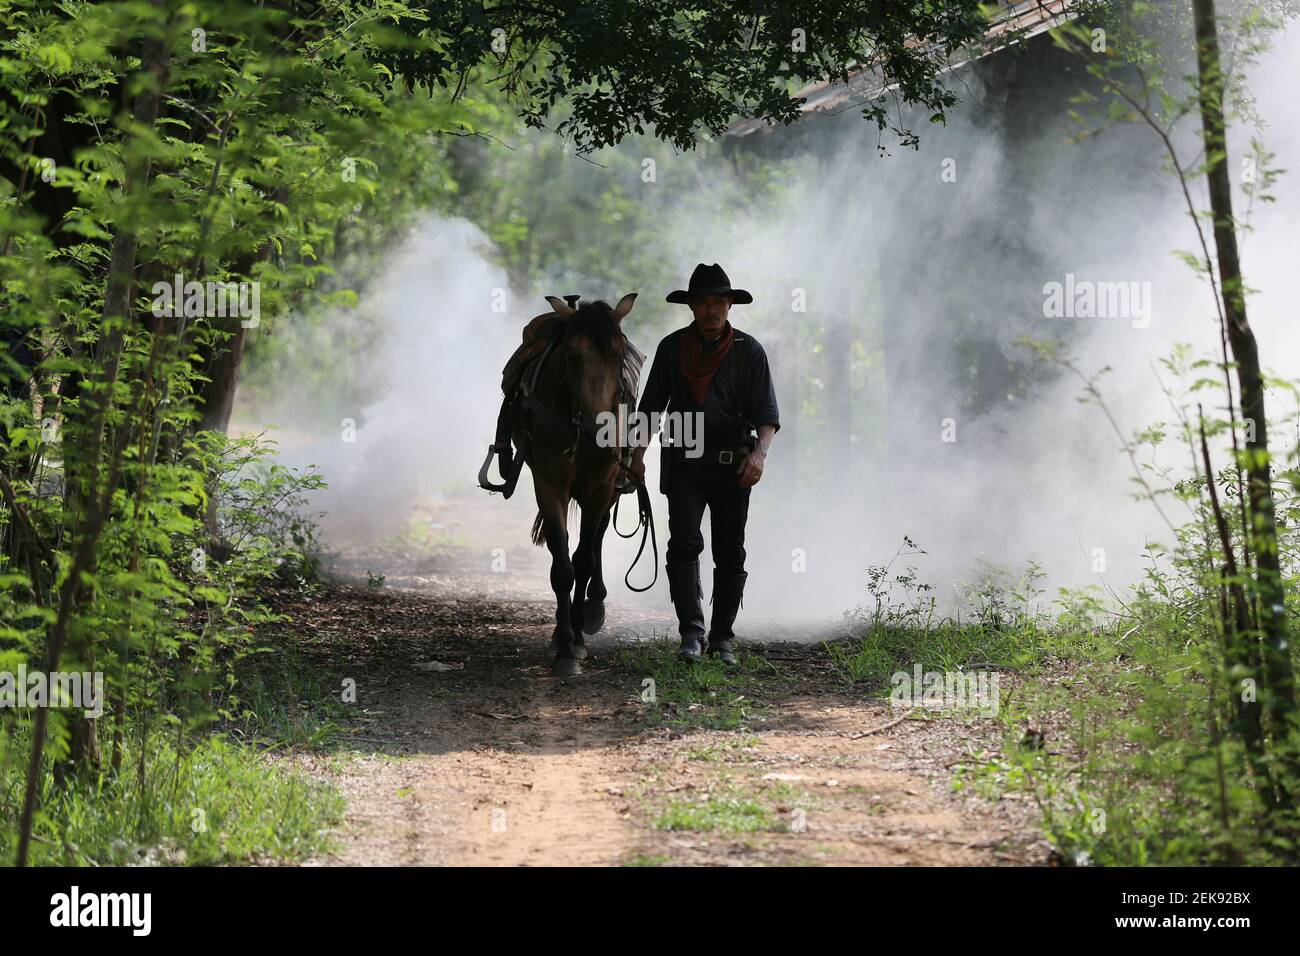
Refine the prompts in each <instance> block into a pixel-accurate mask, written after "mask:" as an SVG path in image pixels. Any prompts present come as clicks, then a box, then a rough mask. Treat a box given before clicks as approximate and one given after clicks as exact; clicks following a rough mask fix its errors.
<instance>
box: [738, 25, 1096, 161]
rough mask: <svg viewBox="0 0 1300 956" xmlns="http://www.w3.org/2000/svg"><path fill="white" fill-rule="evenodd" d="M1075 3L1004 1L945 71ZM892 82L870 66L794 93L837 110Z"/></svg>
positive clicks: (1020, 36)
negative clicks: (978, 37)
mask: <svg viewBox="0 0 1300 956" xmlns="http://www.w3.org/2000/svg"><path fill="white" fill-rule="evenodd" d="M1075 5H1076V0H1026V2H1023V3H1008V4H1006V7H1005V9H1004V10H1002V11H1001V12H1000V13H999V14H998V15H997V16H996V17H995V18H994V19H993V21H992V22H991V23H990V24H989V28H988V30H987V31H986V32H985V34H984V39H983V40H982V41H981V42H980V43H979V44H978V45H976V46H973V47H969V48H967V49H965V50H963V51H961V52H960V53H959V54H956V55H955V56H954V57H953V58H952V59H951V60H950V61H949V63H948V66H947V67H946V68H945V69H944V72H950V71H952V70H955V69H957V68H959V67H962V66H965V65H966V64H967V63H971V62H973V61H975V60H978V59H979V58H980V57H983V56H987V55H988V54H989V53H993V52H996V51H997V50H999V49H1001V48H1002V47H1003V46H1006V45H1009V44H1011V43H1017V42H1019V41H1021V40H1026V39H1028V38H1030V37H1032V36H1036V35H1038V34H1039V33H1042V32H1043V31H1044V30H1050V29H1051V28H1052V27H1054V26H1058V25H1059V24H1061V23H1064V22H1066V21H1067V20H1070V19H1072V18H1073V17H1074V15H1075V14H1074V13H1073V12H1071V10H1070V8H1071V7H1073V6H1075ZM893 85H894V84H892V83H887V82H885V80H884V78H883V77H882V76H881V74H880V70H879V69H878V68H877V67H874V66H873V67H865V68H863V69H861V70H858V71H856V72H854V73H851V74H850V75H849V80H848V82H847V83H843V82H840V81H835V82H831V81H829V80H821V81H819V82H817V83H810V84H809V85H808V86H805V87H804V88H803V89H801V90H800V91H799V92H798V93H796V94H795V96H796V97H797V98H802V99H804V100H805V102H804V103H803V105H802V106H800V107H799V111H800V112H801V113H821V112H830V113H836V112H840V111H841V110H846V109H852V108H853V107H854V106H858V105H862V104H864V103H867V102H869V101H870V100H873V99H875V98H876V97H878V96H879V95H880V94H882V93H884V92H887V91H888V90H889V89H890V88H891V87H892V86H893ZM772 125H773V124H771V123H768V122H767V121H766V120H762V119H746V120H741V121H739V122H737V123H733V124H732V125H731V126H729V127H727V131H726V135H728V136H748V135H749V134H750V133H753V132H755V131H757V130H761V129H770V128H771V127H772Z"/></svg>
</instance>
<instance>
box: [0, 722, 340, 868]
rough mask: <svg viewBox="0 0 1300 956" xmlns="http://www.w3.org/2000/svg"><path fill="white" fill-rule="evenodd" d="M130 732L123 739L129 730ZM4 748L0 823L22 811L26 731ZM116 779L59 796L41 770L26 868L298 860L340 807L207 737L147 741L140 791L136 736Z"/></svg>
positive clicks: (87, 782) (13, 833) (255, 757)
mask: <svg viewBox="0 0 1300 956" xmlns="http://www.w3.org/2000/svg"><path fill="white" fill-rule="evenodd" d="M134 729H135V728H133V727H128V731H131V730H134ZM11 730H13V731H16V732H14V733H13V736H12V737H10V738H8V739H5V740H4V741H3V743H4V748H3V752H4V754H5V759H4V760H3V762H0V817H3V818H4V819H6V820H12V821H17V820H18V819H19V813H20V809H21V806H22V799H23V791H24V783H25V779H26V773H25V767H23V766H22V763H23V761H22V759H21V755H23V754H25V753H26V750H27V741H28V735H27V733H26V730H27V728H26V727H25V726H22V725H16V726H15V727H13V728H11ZM127 739H128V740H129V741H131V742H132V745H131V746H128V747H127V748H126V750H125V754H124V760H123V771H122V772H121V773H120V774H119V775H118V776H116V777H114V776H112V775H111V774H108V773H101V774H100V775H98V776H96V777H95V778H94V779H80V780H75V781H72V782H70V783H69V784H67V785H65V786H63V787H58V786H56V785H55V784H54V781H53V777H52V775H51V774H50V773H49V770H48V766H49V761H48V760H47V762H46V766H47V770H46V773H45V775H44V781H43V785H42V788H41V793H40V795H39V796H40V802H39V807H40V809H39V812H38V814H37V818H36V823H35V827H34V829H33V843H32V849H31V858H30V862H31V863H33V864H35V865H40V866H92V865H93V866H114V865H126V864H139V863H147V864H160V865H166V864H191V865H212V864H235V863H252V862H256V861H258V860H268V859H270V860H301V859H304V858H307V857H309V856H312V855H315V854H318V853H321V852H325V851H327V850H328V849H329V847H330V840H331V837H330V834H331V831H332V830H333V829H334V828H336V827H337V826H338V824H339V823H340V821H341V820H342V815H343V809H344V801H343V798H342V797H341V796H340V795H339V794H338V793H337V792H335V791H334V790H333V789H332V788H330V787H327V786H325V785H323V784H320V783H317V782H315V781H312V780H309V779H307V778H305V777H303V776H302V775H300V774H298V773H296V772H294V771H292V770H290V769H288V768H286V767H285V766H284V765H283V764H281V763H279V762H277V761H275V760H274V759H273V758H272V757H270V755H268V754H266V753H265V752H262V751H259V750H257V749H254V748H252V747H249V746H246V745H241V744H238V743H235V742H233V741H231V740H230V739H229V738H227V737H225V736H223V735H220V734H212V735H209V736H205V737H202V738H200V739H199V740H198V741H197V742H194V743H192V744H190V745H189V746H188V747H187V748H186V749H185V750H183V751H182V752H181V753H179V754H178V753H177V751H176V748H175V746H174V743H175V738H174V734H172V733H170V732H165V733H164V732H161V731H160V732H155V733H153V734H152V735H151V737H150V742H149V754H148V760H147V762H146V772H145V785H144V787H143V788H141V787H139V786H138V780H137V776H136V767H137V761H138V759H139V753H138V746H137V744H136V742H137V741H138V734H131V733H128V735H127ZM16 847H17V827H16V826H6V827H4V828H3V829H0V863H3V864H5V865H9V864H11V863H12V862H13V860H14V857H15V852H16Z"/></svg>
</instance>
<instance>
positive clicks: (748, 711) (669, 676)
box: [615, 641, 780, 730]
mask: <svg viewBox="0 0 1300 956" xmlns="http://www.w3.org/2000/svg"><path fill="white" fill-rule="evenodd" d="M615 664H616V666H618V667H619V668H620V669H621V670H625V671H630V672H631V673H632V674H634V675H636V676H637V679H638V682H640V681H641V680H643V679H644V678H646V677H649V678H650V679H651V680H653V681H654V699H653V700H652V701H647V705H646V711H645V714H646V720H647V722H648V723H649V724H650V725H651V726H666V727H672V728H675V729H678V730H698V729H703V730H739V729H741V728H743V727H744V726H745V725H746V722H747V721H749V720H751V719H752V718H754V717H755V716H756V715H761V714H762V712H763V711H764V710H765V707H764V705H763V704H762V703H761V701H759V700H757V699H756V695H757V694H759V693H761V692H762V690H763V682H764V679H771V678H774V677H778V676H780V671H779V670H778V668H777V666H776V664H774V663H772V662H771V661H768V660H766V659H764V658H762V657H760V656H758V655H756V654H751V653H748V652H747V651H745V650H744V649H743V648H742V649H741V650H740V652H739V653H738V655H737V666H735V667H730V668H729V667H727V666H726V665H725V664H723V663H722V662H721V661H717V660H710V659H705V660H702V661H700V662H699V663H698V664H691V663H688V662H686V661H681V660H678V659H677V644H676V643H674V642H672V641H658V642H654V643H647V644H638V645H635V646H632V647H625V648H622V649H620V650H619V651H618V654H617V656H616V658H615Z"/></svg>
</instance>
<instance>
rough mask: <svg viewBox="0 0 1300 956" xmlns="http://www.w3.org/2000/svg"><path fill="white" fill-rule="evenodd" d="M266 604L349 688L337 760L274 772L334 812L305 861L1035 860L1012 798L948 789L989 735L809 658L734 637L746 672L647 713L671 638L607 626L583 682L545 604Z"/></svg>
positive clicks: (1027, 817) (1032, 832)
mask: <svg viewBox="0 0 1300 956" xmlns="http://www.w3.org/2000/svg"><path fill="white" fill-rule="evenodd" d="M284 609H285V610H288V611H290V612H291V613H292V614H294V616H295V618H296V619H297V621H298V626H297V628H296V631H297V633H298V634H299V635H300V637H299V640H300V642H301V650H302V652H303V653H304V654H305V655H316V656H317V660H318V662H319V664H320V666H321V667H322V668H323V669H326V670H328V671H332V672H333V673H335V674H340V675H343V676H344V677H348V676H350V677H352V678H353V679H355V680H356V683H357V693H358V700H357V705H356V713H357V719H356V720H355V722H354V726H353V727H351V728H350V729H349V731H348V732H347V733H346V734H345V736H344V741H343V744H342V747H343V749H342V750H341V751H336V752H327V753H321V754H300V755H298V756H295V757H294V758H292V759H293V760H295V761H296V762H298V763H299V764H300V765H301V766H302V767H304V768H306V769H307V770H308V771H309V772H310V773H312V774H313V775H316V776H319V777H321V778H324V779H328V780H330V781H332V782H333V783H334V784H336V785H337V786H338V787H339V788H340V789H341V790H342V791H343V793H344V794H345V795H346V797H347V799H348V810H347V819H346V824H345V826H344V828H343V831H342V832H341V833H340V834H339V840H338V848H337V851H336V852H335V853H334V854H332V855H330V856H328V857H325V858H323V859H320V860H316V861H313V862H314V863H316V864H320V865H338V864H345V865H346V864H371V865H374V864H379V865H407V864H417V865H419V864H424V865H428V864H451V865H502V866H509V865H549V866H555V865H627V864H639V865H646V864H652V865H657V864H690V865H694V864H704V865H718V864H722V865H727V864H740V865H747V864H817V863H827V864H869V865H878V864H911V865H949V864H967V865H972V864H974V865H980V864H987V865H994V864H1034V863H1041V862H1043V861H1045V860H1046V858H1047V854H1048V847H1047V845H1046V844H1045V843H1044V842H1042V840H1041V838H1040V833H1039V831H1038V830H1037V828H1036V827H1035V821H1034V814H1033V812H1032V809H1031V808H1030V807H1029V806H1028V805H1026V804H1025V803H1023V802H1018V801H1014V802H1013V801H1008V800H1003V801H1000V802H998V803H996V804H989V803H987V802H985V801H983V800H980V799H978V798H975V797H963V796H960V795H958V794H955V793H954V792H953V790H952V786H951V774H952V768H953V766H954V765H956V764H958V763H960V762H961V761H962V760H963V758H968V757H970V756H972V755H974V754H976V753H979V752H982V751H983V752H987V751H991V750H996V747H997V733H996V731H995V729H994V726H993V724H992V722H991V721H988V720H979V719H976V718H970V719H958V718H953V717H934V716H929V717H925V718H922V717H921V716H920V715H915V716H914V717H912V718H909V719H907V720H904V721H902V722H899V723H893V721H894V718H895V717H896V714H895V713H893V712H891V711H890V709H889V708H888V707H887V706H886V705H885V704H884V703H883V702H881V701H879V700H874V699H870V698H868V697H866V696H865V695H864V694H862V693H861V692H860V691H855V690H853V689H852V688H851V687H849V686H848V685H846V684H845V683H844V682H843V681H841V680H839V679H838V678H836V677H835V676H834V675H833V674H832V673H831V671H830V668H829V662H828V659H827V656H826V652H825V651H824V649H822V648H821V647H820V646H819V645H816V644H811V645H809V644H804V645H798V644H766V645H753V644H751V645H749V649H750V650H751V651H752V652H753V653H754V655H755V661H751V664H754V663H755V662H757V663H758V664H761V665H762V666H761V667H751V669H750V671H747V672H746V675H745V676H743V677H741V678H738V679H737V680H738V681H739V682H738V683H735V682H733V681H731V680H730V679H728V680H727V681H726V682H725V683H719V685H718V688H717V689H716V690H715V691H714V692H713V694H712V696H710V695H709V693H708V692H707V691H705V692H703V702H702V703H699V702H691V701H690V699H689V698H688V697H681V698H677V697H676V696H675V695H674V690H675V687H674V686H673V678H672V677H671V676H669V678H668V679H667V680H664V681H663V686H659V687H657V690H658V692H659V695H660V696H659V699H658V700H657V702H656V703H654V704H650V703H647V702H646V701H644V700H642V696H641V695H642V688H643V683H642V682H643V680H644V679H645V677H646V676H647V675H648V674H649V673H650V672H651V671H650V669H649V668H650V667H651V666H653V665H655V662H656V661H659V660H661V659H662V658H663V657H666V656H667V654H668V651H667V648H668V647H669V646H670V645H664V644H663V642H662V641H659V642H658V646H659V647H660V648H662V650H660V651H655V650H654V649H653V647H652V648H651V649H647V647H646V646H645V645H639V646H638V645H637V644H636V643H635V641H636V638H637V635H638V634H639V633H641V631H640V630H638V629H637V628H631V629H624V630H623V631H621V632H619V631H616V632H615V633H614V634H613V635H611V636H608V637H603V638H602V637H598V638H597V639H596V640H595V642H594V643H593V647H592V657H591V658H589V659H588V661H586V662H585V663H584V673H583V675H581V676H580V677H576V678H570V679H564V680H561V679H556V678H553V677H551V676H550V673H549V666H548V665H549V661H548V658H547V653H546V640H547V636H548V634H549V629H550V621H551V615H552V613H553V611H552V606H551V605H550V604H549V603H548V602H545V601H541V600H519V601H493V600H490V599H486V598H481V597H479V598H470V597H460V598H451V597H431V596H428V595H425V594H420V593H409V592H408V593H403V592H395V591H390V590H388V589H380V590H373V589H371V590H368V589H363V588H355V587H346V586H331V587H330V588H328V589H327V590H326V591H325V592H324V593H323V594H319V595H317V596H315V597H313V598H311V599H310V600H306V599H304V600H302V601H301V602H299V603H297V604H293V605H289V606H286V607H285V608H284ZM612 616H613V614H611V617H612ZM650 630H654V628H650V629H646V630H645V631H644V633H646V634H649V633H650ZM659 634H660V637H662V630H660V631H659ZM657 655H658V656H657ZM442 668H449V669H442ZM661 679H662V673H661ZM891 724H892V725H891ZM718 808H722V810H721V811H719V810H718Z"/></svg>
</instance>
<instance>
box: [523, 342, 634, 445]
mask: <svg viewBox="0 0 1300 956" xmlns="http://www.w3.org/2000/svg"><path fill="white" fill-rule="evenodd" d="M619 334H620V335H621V334H622V333H619ZM567 335H568V329H567V326H566V327H562V328H561V330H560V332H558V333H557V334H556V335H555V336H554V337H553V338H552V339H551V341H550V342H548V343H547V345H546V350H545V351H544V352H543V353H542V356H541V359H540V360H539V361H538V362H537V363H536V364H535V365H534V366H533V369H532V372H531V374H530V375H529V377H528V379H527V381H526V382H525V383H524V407H525V408H526V409H527V411H528V415H529V417H530V419H531V421H530V422H529V425H528V427H529V429H530V430H531V429H532V428H533V427H534V426H540V427H541V428H542V429H543V430H545V431H547V432H549V433H550V434H551V436H552V437H553V438H555V439H556V441H557V442H562V443H563V451H562V454H563V455H564V457H566V458H572V457H573V456H574V455H576V454H577V452H578V446H579V445H583V444H585V445H587V446H588V447H590V448H592V449H599V446H598V444H597V437H598V436H599V434H600V431H601V424H600V421H599V418H600V416H601V415H604V414H609V415H613V416H615V417H616V418H617V416H618V412H619V406H625V407H629V408H630V407H633V405H634V403H635V401H636V396H635V395H629V394H628V388H627V386H626V383H625V382H624V381H623V375H622V363H623V359H624V356H623V354H622V352H621V351H620V352H619V355H618V358H619V366H620V368H619V387H618V399H617V402H616V404H615V406H614V407H613V408H611V409H609V410H608V411H602V412H591V411H588V410H586V409H584V408H583V407H582V403H581V401H580V400H579V398H578V392H577V391H576V389H575V386H576V384H577V383H576V382H575V381H574V380H573V378H572V377H571V376H570V375H569V355H568V351H567V350H565V349H562V348H561V343H563V342H564V340H565V338H566V337H567ZM624 347H626V338H624ZM556 349H560V351H561V353H562V354H561V360H562V361H563V363H564V365H563V368H562V369H561V370H560V380H561V381H562V382H563V383H564V390H565V393H566V394H567V395H568V397H569V408H568V415H567V416H566V415H565V414H564V413H562V412H559V411H557V410H556V409H554V408H552V407H551V406H549V405H547V404H546V403H545V402H543V401H542V400H541V399H540V398H538V397H537V380H538V379H539V378H540V377H541V374H542V370H543V368H544V367H545V366H546V364H547V362H548V361H549V360H550V359H551V357H552V353H553V352H554V351H555V350H556ZM604 450H605V451H608V452H609V457H611V458H618V457H619V453H620V446H619V445H611V446H610V447H609V448H607V449H604Z"/></svg>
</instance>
